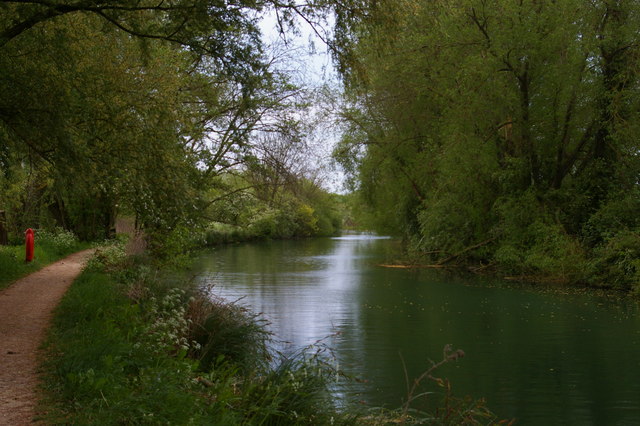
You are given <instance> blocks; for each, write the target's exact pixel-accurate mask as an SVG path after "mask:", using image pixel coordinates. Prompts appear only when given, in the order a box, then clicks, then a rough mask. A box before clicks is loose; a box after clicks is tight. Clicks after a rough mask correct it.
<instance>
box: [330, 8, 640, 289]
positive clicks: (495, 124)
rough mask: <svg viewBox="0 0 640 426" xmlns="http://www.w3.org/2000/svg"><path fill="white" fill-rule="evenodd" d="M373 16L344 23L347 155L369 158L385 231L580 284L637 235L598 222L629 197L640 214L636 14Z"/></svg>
mask: <svg viewBox="0 0 640 426" xmlns="http://www.w3.org/2000/svg"><path fill="white" fill-rule="evenodd" d="M368 7H369V9H368V11H367V13H362V14H359V15H358V16H356V17H355V18H353V16H352V19H351V20H345V21H344V22H347V23H348V25H347V26H346V27H343V31H344V32H345V34H346V35H344V36H343V39H345V40H347V41H346V42H345V43H343V44H342V45H341V48H342V51H339V56H338V58H339V59H340V60H341V61H342V68H343V69H345V72H344V76H345V79H346V81H347V87H348V90H349V96H350V99H352V101H351V106H350V108H348V109H345V110H344V113H343V119H344V121H345V123H347V129H348V131H347V133H346V135H345V138H344V140H343V143H342V145H341V146H340V147H339V150H338V152H337V156H338V157H340V153H341V152H354V151H358V148H357V147H358V146H361V147H364V149H365V151H364V155H362V156H361V159H360V161H359V162H358V165H357V169H356V171H357V173H358V175H359V181H360V187H359V192H360V193H361V194H362V197H363V200H364V201H365V202H366V203H367V204H369V205H370V206H372V207H373V209H374V211H375V215H377V216H378V223H387V224H389V223H391V224H395V226H394V227H393V228H392V229H393V230H395V231H396V232H400V233H403V234H404V235H405V236H406V237H407V238H408V240H410V241H412V247H413V248H414V249H416V250H418V251H420V252H423V253H430V254H431V255H432V256H434V257H435V258H436V259H435V260H436V261H437V260H438V259H440V260H443V259H451V258H452V257H451V256H452V255H454V254H456V253H464V255H463V256H460V257H456V260H464V258H467V259H469V258H471V259H474V260H476V261H482V262H485V263H486V262H498V263H499V264H500V265H502V267H503V268H512V269H513V270H514V271H517V272H520V273H534V274H550V275H563V278H564V279H568V280H577V279H586V278H585V276H584V271H586V270H588V268H586V267H585V265H586V264H588V263H589V262H591V261H592V258H593V256H594V255H595V251H594V250H595V248H596V247H598V246H599V245H602V244H605V245H606V244H607V241H609V239H610V238H611V237H612V235H615V234H616V233H617V232H621V231H623V230H634V231H632V232H638V230H637V221H636V220H635V219H632V218H631V216H625V217H624V218H623V219H621V221H620V223H619V224H618V225H617V227H615V228H616V229H611V228H608V229H607V231H606V232H608V234H606V233H603V232H602V230H600V231H595V228H598V226H595V224H594V223H593V220H594V217H598V215H599V213H598V212H601V211H603V209H608V208H610V207H607V206H610V205H611V203H614V204H615V203H616V202H617V201H618V200H619V199H620V194H623V193H624V194H626V195H625V197H624V198H625V199H627V198H628V197H631V198H632V199H633V201H627V202H629V203H631V204H634V203H635V205H640V204H638V203H639V202H640V200H639V199H638V198H637V192H636V191H637V186H638V176H639V171H640V168H638V165H639V164H638V152H640V150H639V149H638V143H637V140H636V138H634V137H632V136H631V135H632V134H633V132H634V131H635V129H636V126H637V123H638V122H639V121H638V119H639V118H640V117H638V111H640V109H638V106H639V105H638V104H637V102H638V99H639V98H638V97H637V90H638V87H639V86H638V83H639V75H638V71H637V70H638V67H637V65H638V64H637V59H638V52H639V50H638V48H639V46H640V44H639V41H640V40H638V35H637V32H636V31H635V30H634V29H633V28H636V27H637V24H638V21H637V20H638V18H639V13H640V8H638V6H637V5H636V4H635V3H634V2H631V1H622V0H621V1H613V0H612V1H609V0H598V1H593V2H582V1H566V2H562V3H561V4H559V3H557V2H552V1H511V0H458V1H454V2H419V1H414V0H406V1H402V2H390V1H377V2H369V3H368ZM345 28H346V30H345ZM342 157H343V158H344V156H342ZM630 194H636V195H630ZM599 226H600V225H599ZM611 232H613V234H612V233H611ZM470 247H473V248H474V249H473V250H466V249H467V248H470ZM631 270H632V272H631V274H630V275H629V276H631V275H633V274H634V272H633V270H635V269H633V268H632V269H631ZM627 282H629V281H627Z"/></svg>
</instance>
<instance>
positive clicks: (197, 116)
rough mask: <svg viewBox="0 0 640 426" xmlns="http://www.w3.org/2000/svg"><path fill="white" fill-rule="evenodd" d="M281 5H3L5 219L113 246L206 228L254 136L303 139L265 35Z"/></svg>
mask: <svg viewBox="0 0 640 426" xmlns="http://www.w3.org/2000/svg"><path fill="white" fill-rule="evenodd" d="M266 7H270V8H277V9H278V10H279V13H280V16H281V17H282V19H283V20H286V19H291V16H292V15H293V14H300V13H303V9H304V7H303V6H297V5H296V4H295V2H273V1H253V0H240V1H235V0H234V1H219V0H215V1H214V0H176V1H162V2H154V1H137V2H130V1H81V0H78V1H62V0H61V1H48V0H47V1H45V0H43V1H1V2H0V93H2V95H1V96H0V170H1V172H2V173H0V210H6V211H7V215H8V222H9V223H10V224H11V227H12V229H11V230H12V231H13V232H14V233H15V234H16V235H18V234H19V230H20V229H23V228H24V227H26V226H40V225H43V224H44V222H51V221H53V222H54V223H55V224H57V225H59V226H62V227H64V228H67V229H71V230H73V231H74V232H76V233H77V234H78V235H80V236H81V237H82V238H85V239H91V238H97V237H100V236H107V235H109V233H110V232H111V229H112V227H113V220H114V217H115V215H116V213H117V211H125V212H129V213H130V214H135V216H136V218H137V220H138V223H139V224H142V225H144V226H145V227H146V228H147V229H148V230H152V229H158V230H171V229H173V228H175V227H176V226H178V224H183V225H184V224H187V225H188V224H192V223H193V221H194V220H196V219H197V218H201V217H202V216H205V215H206V209H207V207H208V206H210V204H211V203H212V201H215V200H216V199H214V200H211V199H208V198H207V193H208V189H209V188H211V187H215V186H216V185H218V183H217V182H219V179H218V177H219V176H221V175H223V174H225V173H230V172H236V171H238V170H239V166H240V165H242V164H245V163H247V162H252V161H253V160H252V159H255V158H256V155H255V152H254V151H255V149H254V147H253V141H254V140H255V137H254V136H255V132H257V131H261V132H271V133H273V132H277V133H282V134H288V133H292V132H294V133H295V127H296V126H297V123H296V121H295V120H292V119H291V117H292V114H293V112H294V111H295V110H296V108H298V105H299V91H300V89H299V88H297V87H295V86H293V85H292V84H291V83H290V82H289V80H288V77H287V76H286V75H284V74H283V73H280V72H278V71H277V70H275V69H273V67H272V66H271V62H270V58H269V56H268V52H266V51H265V46H263V44H262V41H261V39H260V32H259V30H258V28H257V22H258V18H259V13H261V11H263V9H264V8H266Z"/></svg>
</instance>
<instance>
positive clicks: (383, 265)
mask: <svg viewBox="0 0 640 426" xmlns="http://www.w3.org/2000/svg"><path fill="white" fill-rule="evenodd" d="M378 266H380V267H383V268H397V269H419V268H446V266H445V265H438V264H435V265H393V264H386V263H381V264H379V265H378Z"/></svg>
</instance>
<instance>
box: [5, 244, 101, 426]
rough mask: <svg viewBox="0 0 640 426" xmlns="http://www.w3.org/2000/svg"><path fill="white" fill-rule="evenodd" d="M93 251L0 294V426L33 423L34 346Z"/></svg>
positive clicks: (22, 279) (35, 352)
mask: <svg viewBox="0 0 640 426" xmlns="http://www.w3.org/2000/svg"><path fill="white" fill-rule="evenodd" d="M94 251H95V249H88V250H84V251H81V252H78V253H75V254H72V255H70V256H68V257H66V258H64V259H62V260H59V261H58V262H56V263H53V264H51V265H49V266H46V267H44V268H42V269H41V270H39V271H37V272H34V273H33V274H31V275H28V276H26V277H24V278H21V279H19V280H18V281H16V282H14V283H13V284H12V285H11V286H10V287H8V288H6V289H4V290H2V291H1V292H0V425H24V424H28V423H31V422H32V421H33V417H34V415H35V406H36V403H37V401H38V397H37V394H36V392H37V386H38V351H39V348H40V345H41V344H42V341H43V339H44V338H45V335H46V330H47V328H48V326H49V323H50V321H51V317H52V314H53V309H54V308H55V307H56V306H57V305H58V303H59V302H60V299H62V296H63V295H64V293H65V292H66V290H67V289H68V288H69V286H70V285H71V283H72V282H73V280H74V279H75V278H76V277H77V276H78V275H79V274H80V272H82V268H83V267H84V265H85V264H86V262H87V260H88V259H89V257H91V255H92V254H93V253H94Z"/></svg>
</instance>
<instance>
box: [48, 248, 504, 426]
mask: <svg viewBox="0 0 640 426" xmlns="http://www.w3.org/2000/svg"><path fill="white" fill-rule="evenodd" d="M180 276H181V275H180V274H177V273H169V272H167V271H166V270H163V269H159V268H158V267H157V265H156V266H152V263H150V261H149V259H146V260H143V259H142V258H131V257H126V256H125V253H124V250H123V248H122V246H121V245H117V244H115V245H112V246H107V247H103V248H100V249H98V251H97V254H96V256H95V257H94V258H93V259H92V260H90V262H89V264H88V266H87V268H86V270H85V271H84V272H83V273H82V275H81V276H80V277H79V278H78V279H77V280H76V281H75V282H74V284H73V285H72V286H71V288H70V289H69V291H68V292H67V294H66V295H65V297H64V298H63V300H62V302H61V304H60V305H59V306H58V308H57V311H56V313H55V318H54V323H53V326H52V328H51V330H50V333H49V337H48V339H47V342H46V344H45V357H44V358H43V359H44V362H43V370H44V382H43V385H42V386H43V392H42V394H43V395H44V397H43V399H42V401H41V404H40V409H39V413H40V414H39V419H40V420H43V421H44V422H45V423H48V424H76V425H85V424H86V425H89V424H91V425H93V424H100V425H116V424H117V425H136V424H175V425H191V424H193V425H227V424H229V425H254V424H255V425H295V424H309V425H332V424H364V425H382V424H398V423H400V424H425V423H428V424H450V425H453V424H492V423H493V422H494V421H495V416H493V415H492V414H491V413H490V411H489V410H488V409H486V407H485V405H484V402H483V401H481V400H480V401H475V400H471V399H456V398H454V397H453V396H452V395H451V392H450V387H448V383H447V387H446V388H445V387H442V386H439V389H440V390H439V391H438V390H436V391H435V392H431V391H429V392H423V388H422V384H421V382H433V380H432V379H433V377H432V376H431V372H432V371H433V370H434V369H435V368H436V367H437V365H436V364H434V366H432V368H431V369H429V370H428V372H427V373H428V374H426V375H425V376H424V377H422V378H419V379H417V380H416V381H415V384H414V386H413V388H412V393H410V394H409V395H408V397H407V401H408V402H407V403H406V404H405V405H404V406H403V407H401V408H399V409H398V410H395V411H386V410H384V411H383V410H375V409H367V408H365V407H363V406H357V405H356V404H355V403H354V404H351V403H349V402H348V401H343V400H341V401H337V400H336V398H335V396H334V394H332V392H331V389H332V388H334V387H335V386H336V384H337V382H338V381H341V380H347V377H346V376H345V374H343V372H341V371H340V370H339V369H338V368H337V367H336V365H337V362H336V360H335V357H333V355H332V352H331V350H330V349H329V348H328V347H326V346H325V345H323V344H322V343H318V344H316V345H312V346H310V347H307V348H304V349H301V350H300V351H299V352H298V353H297V354H296V355H294V356H288V357H285V356H284V355H282V354H279V353H274V351H273V350H270V348H271V347H272V346H273V345H272V343H273V339H274V336H272V335H271V334H270V333H269V332H268V331H267V330H266V327H265V323H264V320H262V319H261V317H260V316H258V315H255V314H253V313H251V312H250V311H249V310H247V309H246V308H245V307H243V306H241V305H239V304H236V303H229V302H226V301H224V300H220V299H217V298H216V297H215V296H212V295H211V292H210V291H209V290H208V289H206V288H204V289H197V288H196V286H195V285H194V283H193V282H191V281H189V280H184V279H179V278H176V277H180ZM172 277H173V278H172ZM451 353H452V352H451ZM451 353H450V352H446V353H445V357H446V359H444V360H443V362H449V361H453V360H455V359H457V357H459V356H458V355H455V357H453V356H452V355H451ZM455 354H457V352H456V353H455ZM454 358H455V359H454ZM443 362H441V363H443ZM442 383H443V382H440V383H438V385H442ZM431 384H432V385H433V383H431ZM425 397H426V398H428V399H429V400H430V401H431V402H432V403H435V408H433V409H430V410H429V411H420V410H417V409H415V408H414V404H415V403H416V402H418V400H420V399H423V398H425Z"/></svg>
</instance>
